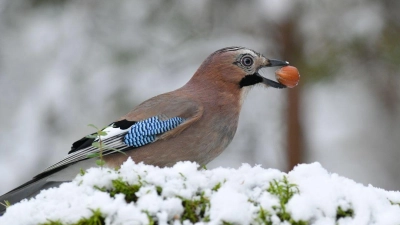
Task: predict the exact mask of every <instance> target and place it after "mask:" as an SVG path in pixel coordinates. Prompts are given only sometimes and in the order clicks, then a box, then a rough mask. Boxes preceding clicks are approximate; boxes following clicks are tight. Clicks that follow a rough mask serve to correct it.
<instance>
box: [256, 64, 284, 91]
mask: <svg viewBox="0 0 400 225" xmlns="http://www.w3.org/2000/svg"><path fill="white" fill-rule="evenodd" d="M288 65H289V62H288V61H282V60H277V59H265V61H264V63H263V65H262V67H274V66H288ZM256 75H257V76H260V77H261V78H262V83H263V84H265V85H267V86H270V87H273V88H279V89H282V88H286V86H285V85H283V84H281V83H278V82H276V81H273V80H270V79H268V78H265V77H263V76H261V75H260V74H259V73H258V72H257V73H256Z"/></svg>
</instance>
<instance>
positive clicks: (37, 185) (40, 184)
mask: <svg viewBox="0 0 400 225" xmlns="http://www.w3.org/2000/svg"><path fill="white" fill-rule="evenodd" d="M46 178H47V177H43V178H41V179H35V178H34V179H32V180H31V181H28V182H27V183H25V184H23V185H21V186H19V187H17V188H15V189H14V190H12V191H10V192H8V193H6V194H4V195H2V196H0V203H2V204H0V216H2V215H3V214H4V213H5V212H6V210H7V207H6V205H7V204H6V202H7V203H10V204H15V203H17V202H19V201H21V200H23V199H29V198H32V197H35V196H36V195H37V194H39V192H40V191H41V190H43V189H48V188H51V187H58V186H60V184H62V183H63V182H62V181H47V179H46Z"/></svg>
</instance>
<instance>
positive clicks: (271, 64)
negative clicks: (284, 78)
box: [265, 59, 289, 67]
mask: <svg viewBox="0 0 400 225" xmlns="http://www.w3.org/2000/svg"><path fill="white" fill-rule="evenodd" d="M266 62H267V63H266V65H265V66H266V67H274V66H288V65H289V62H288V61H282V60H277V59H267V60H266Z"/></svg>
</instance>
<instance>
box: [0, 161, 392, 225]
mask: <svg viewBox="0 0 400 225" xmlns="http://www.w3.org/2000/svg"><path fill="white" fill-rule="evenodd" d="M399 203H400V192H398V191H385V190H382V189H379V188H375V187H372V186H368V187H367V186H363V185H361V184H358V183H356V182H354V181H352V180H350V179H347V178H344V177H340V176H338V175H337V174H331V173H328V172H327V171H326V170H325V169H324V168H322V166H321V165H320V164H319V163H312V164H301V165H299V166H297V167H296V168H294V169H293V171H291V172H289V173H283V172H280V171H278V170H275V169H263V168H261V167H260V166H254V167H251V166H249V165H248V164H243V165H242V166H241V167H240V168H239V169H229V168H216V169H212V170H205V169H199V166H198V165H197V164H195V163H191V162H180V163H177V164H176V165H175V166H173V167H170V168H158V167H154V166H149V165H144V164H142V163H139V164H136V163H134V162H133V161H132V160H131V159H129V160H128V161H126V162H125V163H124V164H123V165H122V166H121V168H120V169H119V170H112V169H108V168H91V169H89V170H87V171H86V173H85V174H84V175H78V176H77V177H76V178H75V179H74V180H73V181H72V182H69V183H64V184H62V185H61V186H60V187H59V188H51V189H48V190H44V191H42V192H41V193H40V194H39V195H37V196H36V197H35V198H32V199H30V200H23V201H21V202H20V203H17V204H14V205H12V206H10V207H9V208H8V209H7V211H6V213H5V214H4V216H2V217H0V224H1V225H3V224H4V225H6V224H7V225H13V224H16V225H18V224H21V225H29V224H35V225H36V224H76V223H78V221H79V222H81V224H84V223H82V222H83V221H85V220H86V221H92V220H94V219H99V220H100V221H102V222H103V223H105V224H154V223H156V224H160V225H162V224H174V225H179V224H184V225H189V224H198V225H201V224H243V225H247V224H324V225H325V224H332V225H334V224H357V225H359V224H382V225H383V224H384V225H390V224H400V204H399ZM56 222H59V223H56Z"/></svg>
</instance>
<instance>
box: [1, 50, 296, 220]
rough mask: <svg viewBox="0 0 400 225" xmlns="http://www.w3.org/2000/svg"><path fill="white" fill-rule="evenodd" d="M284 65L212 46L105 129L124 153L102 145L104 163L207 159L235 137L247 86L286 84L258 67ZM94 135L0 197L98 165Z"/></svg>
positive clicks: (19, 195)
mask: <svg viewBox="0 0 400 225" xmlns="http://www.w3.org/2000/svg"><path fill="white" fill-rule="evenodd" d="M285 65H288V63H287V62H284V61H279V60H271V59H267V58H265V57H264V56H262V55H261V54H259V53H257V52H255V51H253V50H250V49H246V48H242V47H230V48H224V49H221V50H218V51H216V52H214V53H213V54H211V55H210V56H209V57H208V58H207V59H206V60H205V61H204V62H203V63H202V65H201V66H200V67H199V69H198V70H197V71H196V73H195V74H194V75H193V77H192V78H191V79H190V80H189V81H188V82H187V83H186V84H185V85H184V86H183V87H181V88H179V89H177V90H175V91H171V92H168V93H165V94H161V95H158V96H155V97H153V98H151V99H149V100H147V101H145V102H143V103H142V104H140V105H138V106H137V107H135V108H134V109H133V110H132V111H131V112H129V113H128V114H126V115H125V116H123V117H121V118H120V119H119V120H117V121H116V122H114V123H112V124H110V125H109V126H108V127H106V128H105V129H104V131H105V132H107V136H104V137H102V138H103V141H104V143H105V144H106V146H109V147H113V148H117V149H119V150H120V151H124V152H125V153H126V155H124V154H121V153H118V152H113V151H104V154H105V157H104V160H105V163H106V164H105V166H108V167H119V166H120V165H121V164H122V163H123V162H124V161H125V160H126V159H127V158H128V157H131V158H132V159H133V160H134V161H135V162H144V163H146V164H152V165H156V166H171V165H173V164H175V163H176V162H178V161H193V162H197V163H199V164H200V165H205V164H207V163H208V162H210V161H211V160H213V159H214V158H215V157H217V156H218V155H219V154H220V153H221V152H222V151H223V150H224V149H225V148H226V147H227V146H228V145H229V143H230V142H231V141H232V139H233V137H234V135H235V132H236V128H237V125H238V118H239V114H240V110H241V107H242V103H243V100H244V97H245V95H246V93H247V92H248V90H249V87H251V86H253V85H255V84H258V83H262V84H265V85H266V86H272V87H275V88H285V86H284V85H282V84H279V83H277V82H274V81H272V80H269V79H266V78H264V77H262V76H260V75H259V74H258V70H259V69H260V68H262V67H267V66H285ZM151 127H153V128H151ZM134 128H135V129H134ZM161 131H162V132H161ZM96 141H97V140H96V139H94V138H87V137H84V138H82V139H80V140H78V141H77V142H75V143H74V144H73V146H72V149H71V151H70V152H69V155H68V156H67V157H66V158H65V159H64V160H62V161H60V162H58V163H56V164H54V165H53V166H51V167H49V168H48V169H46V170H45V171H44V172H43V173H41V174H39V175H37V176H35V177H34V178H33V180H31V181H29V182H28V183H26V184H24V185H22V186H20V187H18V188H16V189H14V190H13V191H11V192H9V193H7V194H5V195H3V196H1V197H0V201H3V200H9V201H10V202H11V203H15V202H17V201H19V200H21V199H23V198H27V197H31V196H34V195H36V194H37V193H38V192H39V191H40V190H42V189H46V188H49V187H53V186H58V185H59V184H60V183H62V182H65V181H69V180H71V179H73V178H74V177H75V175H76V174H78V173H79V171H80V169H87V168H90V167H93V166H96V163H95V159H94V158H90V157H88V154H90V153H96V152H98V151H99V149H98V148H95V147H93V146H92V145H91V144H92V143H93V142H96ZM1 211H2V209H1V208H0V214H1ZM3 211H4V210H3Z"/></svg>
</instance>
